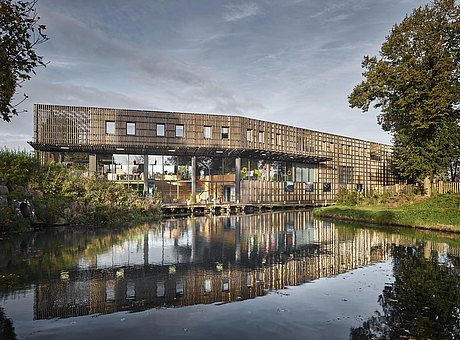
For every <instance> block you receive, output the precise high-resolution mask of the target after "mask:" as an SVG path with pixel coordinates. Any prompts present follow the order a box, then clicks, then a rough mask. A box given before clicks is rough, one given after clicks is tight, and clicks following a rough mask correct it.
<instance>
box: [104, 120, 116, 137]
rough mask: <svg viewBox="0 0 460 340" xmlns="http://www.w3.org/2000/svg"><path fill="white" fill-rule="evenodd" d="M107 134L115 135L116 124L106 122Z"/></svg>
mask: <svg viewBox="0 0 460 340" xmlns="http://www.w3.org/2000/svg"><path fill="white" fill-rule="evenodd" d="M105 133H106V134H108V135H114V134H115V122H112V121H106V122H105Z"/></svg>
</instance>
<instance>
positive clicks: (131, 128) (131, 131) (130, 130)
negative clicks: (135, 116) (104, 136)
mask: <svg viewBox="0 0 460 340" xmlns="http://www.w3.org/2000/svg"><path fill="white" fill-rule="evenodd" d="M126 134H127V135H130V136H134V135H135V134H136V123H126Z"/></svg>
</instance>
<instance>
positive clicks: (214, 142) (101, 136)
mask: <svg viewBox="0 0 460 340" xmlns="http://www.w3.org/2000/svg"><path fill="white" fill-rule="evenodd" d="M34 121H35V124H34V125H35V126H34V127H35V133H34V140H33V141H32V142H30V144H31V145H32V146H33V147H34V149H35V150H37V151H39V152H41V153H42V154H43V155H49V154H62V153H68V152H85V153H88V154H92V155H109V157H110V155H112V156H113V155H116V154H137V155H146V156H148V155H161V156H163V157H190V158H191V159H193V158H195V163H193V161H192V162H191V164H196V157H213V158H225V159H230V160H232V162H234V164H235V166H234V170H233V180H231V181H230V182H229V183H224V182H222V184H221V185H220V186H217V184H216V187H215V191H216V192H215V193H213V194H212V195H211V194H209V195H208V198H213V199H220V200H222V196H223V195H222V192H223V191H224V190H225V187H228V186H233V187H235V191H236V193H235V194H234V195H233V194H232V197H230V196H229V195H227V196H226V197H225V200H226V201H232V200H233V201H238V202H245V203H251V202H270V201H273V202H281V201H282V202H286V201H288V202H291V201H295V202H297V201H299V202H303V203H305V202H312V201H314V202H318V203H319V202H325V201H331V200H334V198H335V195H336V193H337V191H338V189H339V188H340V187H347V188H349V189H359V190H369V189H374V188H377V187H379V186H383V185H391V184H394V183H395V180H394V178H393V177H392V176H391V174H390V171H389V160H390V157H391V147H390V146H388V145H383V144H379V143H373V142H369V141H364V140H359V139H354V138H349V137H344V136H339V135H334V134H329V133H324V132H318V131H313V130H308V129H303V128H298V127H292V126H287V125H283V124H277V123H272V122H267V121H262V120H257V119H251V118H247V117H241V116H233V115H220V114H201V113H178V112H163V111H142V110H126V109H110V108H96V107H76V106H58V105H46V104H36V105H35V106H34ZM251 160H252V161H251ZM251 162H252V165H253V166H254V164H256V163H258V164H259V166H260V167H261V168H260V169H262V165H261V164H263V166H264V169H269V170H267V172H268V174H266V175H265V177H264V176H262V175H260V173H259V171H258V169H257V168H254V169H252V168H250V164H251ZM147 164H148V163H147ZM275 165H276V166H277V167H278V168H279V169H278V170H277V176H276V178H275V176H272V175H271V172H273V171H272V169H273V167H274V166H275ZM307 168H308V169H314V170H312V171H313V172H311V173H312V174H313V173H314V178H310V177H309V178H308V180H306V179H305V178H303V177H302V176H301V174H302V173H306V171H310V170H306V169H307ZM251 169H252V170H254V171H255V173H257V174H259V176H251V177H250V176H247V175H246V171H248V170H249V172H251V171H250V170H251ZM302 169H303V170H302ZM261 171H262V170H261ZM302 171H303V172H302ZM192 173H193V176H192V178H191V179H190V183H189V184H188V187H191V188H192V193H193V198H192V201H193V203H195V202H196V201H197V200H198V198H197V196H196V190H197V188H198V190H199V189H200V186H199V183H198V184H197V181H199V180H200V179H199V178H198V175H199V173H198V172H197V170H196V169H195V170H193V171H192ZM228 174H231V173H229V172H224V173H222V174H221V175H225V176H227V175H228ZM145 175H146V176H144V177H146V178H150V179H152V180H153V177H154V176H153V175H152V174H149V173H148V170H147V172H146V174H145ZM161 175H163V177H162V178H159V179H160V180H162V179H165V177H164V173H162V174H161ZM212 175H215V174H211V173H209V176H206V178H203V176H201V180H203V181H208V182H216V183H217V182H219V180H216V181H214V179H215V178H213V176H212ZM309 176H310V175H309ZM221 177H222V176H221ZM227 177H228V176H227ZM304 177H305V176H304ZM155 179H156V180H158V177H156V178H155ZM178 179H179V178H178ZM249 182H251V183H249ZM280 182H282V183H280ZM290 182H293V187H294V188H293V190H294V192H290V190H287V189H286V183H288V184H289V183H290ZM310 182H311V183H310ZM145 183H147V182H145ZM169 183H170V184H171V185H173V183H172V181H171V178H170V179H169ZM186 184H187V183H186ZM174 185H175V187H174V188H173V189H175V192H177V197H176V198H175V199H174V200H175V201H176V202H175V203H177V202H183V203H184V202H185V200H186V199H187V198H186V197H187V196H190V190H188V189H187V185H179V183H178V182H177V183H176V181H174ZM208 186H209V187H211V185H208ZM307 188H309V189H307ZM311 188H313V191H311ZM173 189H171V186H170V187H169V188H168V190H169V191H170V192H172V191H173ZM193 190H195V191H193ZM181 192H182V194H181ZM232 192H233V191H232ZM219 193H220V194H219ZM172 201H173V199H171V203H172Z"/></svg>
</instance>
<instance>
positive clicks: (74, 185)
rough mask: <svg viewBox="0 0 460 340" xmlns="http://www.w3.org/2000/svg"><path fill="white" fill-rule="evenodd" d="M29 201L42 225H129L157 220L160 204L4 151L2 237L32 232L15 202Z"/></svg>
mask: <svg viewBox="0 0 460 340" xmlns="http://www.w3.org/2000/svg"><path fill="white" fill-rule="evenodd" d="M24 200H27V201H28V202H30V203H31V205H32V206H33V209H34V211H35V216H34V219H35V220H36V222H37V223H39V224H45V225H53V224H85V225H92V226H98V225H101V224H117V225H120V224H126V223H132V222H140V221H144V220H152V219H157V218H158V217H159V216H160V206H159V202H158V200H156V199H154V198H143V197H139V194H138V192H137V191H135V190H134V189H132V188H129V187H125V186H123V185H121V184H118V183H114V182H111V181H108V180H106V179H105V178H100V177H98V176H96V175H94V174H93V175H89V174H88V173H87V172H85V171H83V170H77V171H76V170H68V169H66V168H64V167H62V166H61V165H60V164H56V163H54V164H47V165H41V164H40V162H39V161H38V160H37V159H36V158H35V157H34V156H33V155H31V154H28V153H26V152H12V151H9V150H0V233H2V232H3V233H15V232H22V231H27V230H29V228H30V222H32V223H34V221H33V220H32V219H30V218H26V219H24V218H23V216H21V213H19V212H18V209H17V207H16V208H15V202H18V201H24Z"/></svg>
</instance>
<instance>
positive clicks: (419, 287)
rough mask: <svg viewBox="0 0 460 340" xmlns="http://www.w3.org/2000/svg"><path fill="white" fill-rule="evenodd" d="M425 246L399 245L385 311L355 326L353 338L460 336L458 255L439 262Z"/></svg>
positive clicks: (384, 298) (385, 294) (384, 299)
mask: <svg viewBox="0 0 460 340" xmlns="http://www.w3.org/2000/svg"><path fill="white" fill-rule="evenodd" d="M423 250H424V248H423V246H418V247H417V248H411V247H403V246H395V247H394V251H393V254H394V268H393V271H394V277H395V281H394V283H392V284H387V285H386V286H385V288H384V290H383V293H382V295H380V297H379V302H380V304H381V306H382V308H383V315H380V314H379V313H377V315H375V316H373V317H371V318H370V319H369V320H367V321H366V322H364V323H363V326H362V327H359V328H352V329H351V338H352V339H376V338H378V339H396V338H412V339H413V338H416V339H427V338H429V339H458V338H459V337H460V268H459V267H458V264H459V261H458V258H453V259H450V258H448V259H447V261H444V262H446V263H444V264H439V262H438V254H437V253H435V252H433V253H432V254H431V258H429V259H426V258H424V257H423V254H424V252H423Z"/></svg>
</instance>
